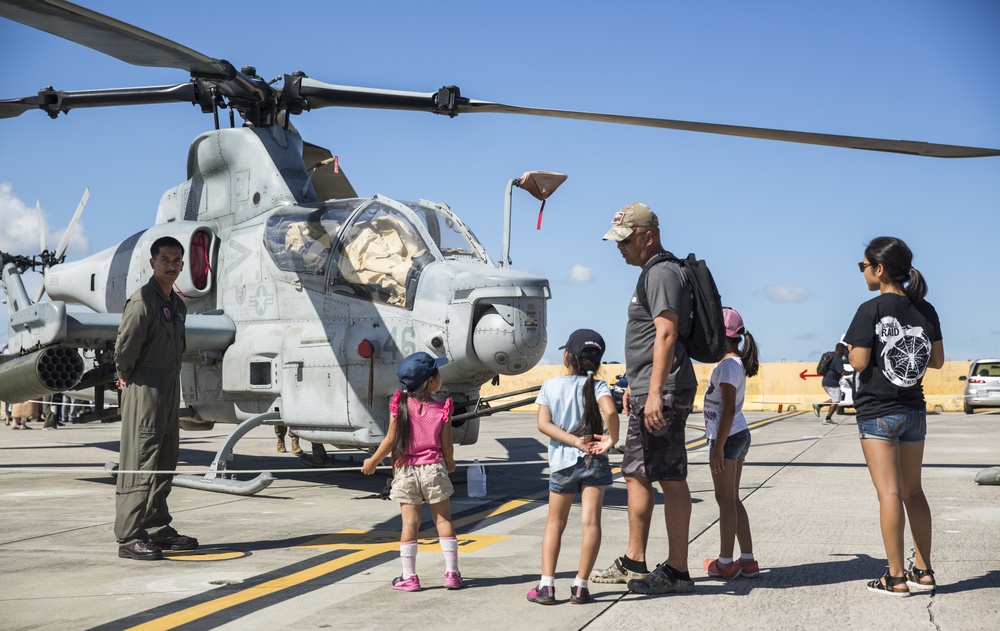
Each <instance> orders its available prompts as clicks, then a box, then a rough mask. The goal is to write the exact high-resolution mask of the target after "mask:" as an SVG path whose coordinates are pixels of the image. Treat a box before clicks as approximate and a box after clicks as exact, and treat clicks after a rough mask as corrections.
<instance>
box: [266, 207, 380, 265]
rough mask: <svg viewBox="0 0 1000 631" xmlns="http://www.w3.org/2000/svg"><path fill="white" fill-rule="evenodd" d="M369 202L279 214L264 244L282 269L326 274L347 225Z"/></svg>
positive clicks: (269, 223)
mask: <svg viewBox="0 0 1000 631" xmlns="http://www.w3.org/2000/svg"><path fill="white" fill-rule="evenodd" d="M365 201H366V200H349V201H346V202H339V203H336V204H330V205H324V206H323V207H321V208H317V209H314V210H310V209H308V208H299V207H296V208H294V209H292V210H288V211H283V212H280V213H275V214H274V215H271V217H269V218H268V220H267V224H266V225H265V227H264V245H265V247H266V248H267V251H268V253H269V254H270V255H271V258H272V259H274V263H275V265H277V266H278V269H281V270H284V271H286V272H297V273H301V274H316V275H322V274H325V273H326V270H327V268H328V266H327V263H328V261H329V259H330V252H331V248H332V245H333V243H334V241H335V240H336V238H337V234H338V233H339V232H340V229H341V228H342V227H343V225H344V223H345V222H346V221H347V220H348V219H349V218H350V216H351V215H352V214H353V213H354V211H355V210H357V208H358V207H359V206H360V205H361V204H363V203H364V202H365Z"/></svg>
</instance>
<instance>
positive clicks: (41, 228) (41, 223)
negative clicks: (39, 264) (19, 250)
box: [35, 199, 47, 252]
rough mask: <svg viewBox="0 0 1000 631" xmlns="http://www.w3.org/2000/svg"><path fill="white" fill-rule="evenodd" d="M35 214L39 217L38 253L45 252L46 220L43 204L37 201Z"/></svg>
mask: <svg viewBox="0 0 1000 631" xmlns="http://www.w3.org/2000/svg"><path fill="white" fill-rule="evenodd" d="M35 214H36V215H37V216H38V248H39V249H38V251H39V252H44V251H45V250H46V249H47V248H46V247H45V218H44V217H42V202H41V200H38V199H36V200H35Z"/></svg>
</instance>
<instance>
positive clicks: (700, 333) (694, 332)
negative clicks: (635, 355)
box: [635, 252, 726, 364]
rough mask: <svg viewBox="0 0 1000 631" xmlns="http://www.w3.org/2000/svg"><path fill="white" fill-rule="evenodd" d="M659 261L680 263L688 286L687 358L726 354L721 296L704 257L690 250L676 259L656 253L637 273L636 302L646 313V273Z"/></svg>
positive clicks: (705, 358)
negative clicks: (690, 316)
mask: <svg viewBox="0 0 1000 631" xmlns="http://www.w3.org/2000/svg"><path fill="white" fill-rule="evenodd" d="M663 261H669V262H671V263H674V264H675V265H677V266H678V267H680V268H681V272H682V273H683V274H684V276H685V278H687V280H688V284H689V285H690V286H691V306H692V311H693V313H694V318H693V321H692V322H691V333H690V335H689V336H688V337H687V338H686V339H685V340H684V346H685V347H686V348H687V351H688V355H689V356H690V357H691V359H693V360H695V361H699V362H702V363H706V364H708V363H714V362H717V361H719V360H720V359H722V356H723V355H725V354H726V322H725V320H724V319H723V317H722V297H721V296H720V295H719V289H718V288H717V287H716V286H715V279H714V278H712V272H711V271H710V270H709V269H708V265H707V264H706V263H705V261H701V260H698V259H696V258H695V256H694V254H688V255H687V258H686V259H679V258H677V257H676V256H674V255H673V254H671V253H670V252H661V253H659V254H657V255H656V256H654V257H653V258H652V260H651V263H649V264H647V265H646V266H645V268H643V270H642V274H640V275H639V282H638V284H637V285H636V287H635V295H636V298H637V299H638V300H639V304H640V305H642V308H643V309H645V310H646V313H650V311H649V298H648V297H647V296H646V274H647V273H648V272H649V270H650V268H652V267H653V265H656V264H659V263H661V262H663ZM650 315H652V314H651V313H650Z"/></svg>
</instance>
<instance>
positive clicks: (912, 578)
mask: <svg viewBox="0 0 1000 631" xmlns="http://www.w3.org/2000/svg"><path fill="white" fill-rule="evenodd" d="M905 576H906V586H907V587H909V588H910V589H912V590H915V591H918V592H930V593H932V594H933V593H934V590H935V589H937V581H935V580H934V570H932V569H930V568H927V569H926V570H921V569H919V568H917V567H916V566H913V565H911V566H910V569H908V570H907V571H906V573H905ZM924 578H929V579H931V582H930V583H921V582H920V580H921V579H924Z"/></svg>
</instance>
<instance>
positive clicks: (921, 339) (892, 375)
mask: <svg viewBox="0 0 1000 631" xmlns="http://www.w3.org/2000/svg"><path fill="white" fill-rule="evenodd" d="M875 336H876V337H878V339H879V341H880V342H881V343H882V344H883V347H882V359H883V363H884V366H885V367H884V368H883V370H882V374H884V375H885V378H886V379H888V380H889V381H890V382H891V383H893V384H895V385H897V386H900V387H902V388H909V387H911V386H914V385H916V384H917V383H918V382H919V381H920V379H921V377H923V376H924V373H925V372H926V371H927V363H928V362H929V361H930V358H931V340H930V338H929V337H927V334H926V333H924V329H923V327H920V326H908V325H904V324H900V322H899V320H897V319H896V318H894V317H892V316H885V317H884V318H882V319H881V320H879V321H878V322H877V323H876V324H875Z"/></svg>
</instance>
